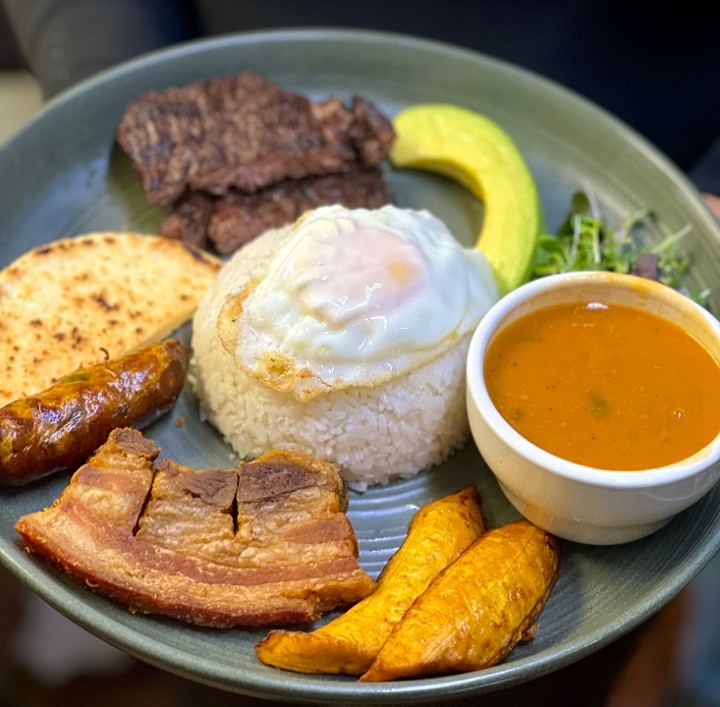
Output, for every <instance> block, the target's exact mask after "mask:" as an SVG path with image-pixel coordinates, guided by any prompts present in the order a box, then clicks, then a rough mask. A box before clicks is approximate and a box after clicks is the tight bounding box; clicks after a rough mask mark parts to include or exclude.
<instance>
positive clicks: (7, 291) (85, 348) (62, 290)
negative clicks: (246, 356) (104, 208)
mask: <svg viewBox="0 0 720 707" xmlns="http://www.w3.org/2000/svg"><path fill="white" fill-rule="evenodd" d="M220 266H221V261H220V260H219V259H217V258H215V257H213V256H212V255H210V254H208V253H205V252H204V251H201V250H199V249H197V248H193V247H192V246H189V245H188V244H186V243H183V242H181V241H178V240H174V239H170V238H166V237H163V236H155V235H143V234H139V233H131V232H109V231H108V232H101V233H90V234H85V235H82V236H76V237H74V238H65V239H61V240H57V241H53V242H52V243H48V244H47V245H44V246H40V247H38V248H34V249H33V250H31V251H29V252H27V253H25V254H24V255H22V256H20V257H19V258H18V259H17V260H15V261H14V262H13V263H11V264H10V265H8V266H7V267H6V268H4V269H3V270H2V271H0V405H5V404H7V403H8V402H11V401H12V400H16V399H18V398H20V397H23V396H26V395H30V394H33V393H36V392H39V391H41V390H44V389H45V388H47V387H49V386H50V385H52V384H53V383H55V382H56V381H57V380H58V379H59V378H61V377H62V376H64V375H67V374H68V373H71V372H72V371H74V370H75V369H77V368H79V367H80V366H88V365H91V364H93V363H97V362H99V361H102V360H103V359H104V358H105V357H106V356H109V357H110V358H118V357H120V356H123V355H125V354H127V353H129V352H130V351H132V350H134V349H135V348H137V347H139V346H142V345H144V344H146V343H149V342H150V341H154V340H157V339H161V338H163V337H165V336H167V335H169V334H170V333H171V332H173V331H174V330H175V329H177V328H179V327H180V326H181V325H182V324H184V323H185V322H186V321H188V320H189V319H190V318H191V316H192V314H193V312H194V311H195V308H196V306H197V303H198V300H199V298H200V297H201V296H202V294H203V293H204V292H205V290H206V289H207V288H208V287H209V286H210V285H211V284H212V283H213V282H214V280H215V278H216V276H217V273H218V271H219V269H220Z"/></svg>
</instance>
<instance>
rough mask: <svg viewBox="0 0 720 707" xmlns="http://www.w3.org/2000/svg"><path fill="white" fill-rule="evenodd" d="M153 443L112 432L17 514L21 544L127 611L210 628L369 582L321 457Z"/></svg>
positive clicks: (352, 598)
mask: <svg viewBox="0 0 720 707" xmlns="http://www.w3.org/2000/svg"><path fill="white" fill-rule="evenodd" d="M159 452H160V450H159V449H158V447H157V446H156V445H155V444H154V443H153V442H151V441H149V440H147V439H146V438H144V437H143V436H142V434H141V433H140V432H137V431H135V430H130V429H119V430H115V431H114V432H113V433H112V434H111V435H110V437H109V439H108V441H107V442H106V443H105V444H104V445H103V446H102V447H100V448H99V449H98V451H97V452H96V454H95V455H94V456H93V457H92V458H91V459H90V461H89V462H88V463H87V464H86V465H84V466H83V467H81V468H80V469H79V470H78V471H77V472H76V473H75V475H74V476H73V477H72V480H71V482H70V484H69V486H68V487H67V488H66V489H65V491H64V492H63V493H62V494H61V496H60V497H59V498H58V499H57V500H56V501H55V503H54V504H53V505H52V506H50V507H49V508H46V509H45V510H42V511H38V512H36V513H31V514H29V515H26V516H23V517H22V518H21V519H20V520H19V521H18V523H17V525H16V528H17V531H18V532H19V533H20V535H21V537H22V538H23V540H24V542H25V544H26V546H27V548H28V549H29V550H31V551H32V552H35V553H37V554H38V555H40V556H42V557H44V558H46V559H47V560H49V561H50V562H52V563H53V564H55V565H56V566H58V567H59V568H60V569H62V570H64V571H65V572H67V573H69V574H70V575H72V576H74V577H76V578H78V579H80V580H81V581H83V582H85V583H86V584H87V585H88V587H90V588H92V589H93V590H95V591H97V592H99V593H102V594H104V595H106V596H108V597H111V598H113V599H115V600H118V601H120V602H122V603H124V604H126V605H127V606H129V607H130V609H131V610H132V611H139V612H146V613H159V614H164V615H166V616H170V617H173V618H176V619H180V620H183V621H187V622H189V623H193V624H197V625H202V626H211V627H218V628H223V627H230V626H239V625H244V626H259V625H277V624H287V623H299V622H308V621H312V620H314V619H316V618H317V617H318V616H319V615H320V614H321V613H322V612H324V611H327V610H330V609H332V608H334V607H336V606H341V605H345V604H349V603H353V602H356V601H358V600H360V599H362V598H363V597H365V596H367V595H368V594H369V593H370V592H371V591H372V589H373V586H374V583H373V581H372V580H371V579H370V577H369V576H368V575H367V574H366V573H365V572H364V571H363V570H362V569H361V568H360V566H359V564H358V562H357V554H358V547H357V540H356V537H355V534H354V532H353V529H352V527H351V525H350V523H349V521H348V519H347V517H346V516H345V510H346V508H347V498H346V496H345V491H344V486H343V484H342V481H341V479H340V477H339V475H338V473H337V470H336V468H335V467H334V466H333V465H331V464H327V463H324V462H321V461H318V460H316V459H313V458H311V457H308V456H306V455H302V454H298V453H291V452H271V453H269V454H267V455H265V456H263V457H261V458H260V459H258V460H257V461H255V462H251V463H248V464H245V465H243V466H242V467H241V468H240V469H239V470H235V469H208V470H203V471H196V470H194V469H190V468H188V467H184V466H182V465H180V464H178V463H177V462H174V461H170V460H163V461H160V462H156V460H157V457H158V455H159Z"/></svg>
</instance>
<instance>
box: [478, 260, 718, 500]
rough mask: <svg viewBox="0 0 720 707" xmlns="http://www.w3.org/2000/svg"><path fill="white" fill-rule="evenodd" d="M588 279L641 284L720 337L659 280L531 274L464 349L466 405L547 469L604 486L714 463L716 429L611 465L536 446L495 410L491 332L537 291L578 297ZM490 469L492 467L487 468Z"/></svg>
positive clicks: (620, 285) (672, 477)
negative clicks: (487, 372) (654, 457)
mask: <svg viewBox="0 0 720 707" xmlns="http://www.w3.org/2000/svg"><path fill="white" fill-rule="evenodd" d="M587 284H592V285H593V286H599V287H603V288H604V287H612V288H615V289H616V290H617V289H628V290H630V289H632V290H633V291H634V292H637V287H638V286H639V285H641V286H642V288H643V290H644V291H645V292H647V293H648V295H649V296H650V297H653V298H661V299H664V300H666V301H672V302H673V304H674V305H676V306H677V307H679V308H681V309H682V311H683V312H684V313H686V314H687V315H688V316H691V317H697V318H699V319H701V320H702V323H703V324H704V325H706V326H708V327H709V328H710V330H712V332H713V333H714V335H715V336H716V337H717V339H718V341H720V322H718V320H717V319H716V318H715V317H714V316H713V315H712V314H711V313H710V312H708V310H706V309H705V308H703V307H702V306H700V305H698V304H697V303H695V302H694V301H692V300H691V299H690V298H689V297H687V296H686V295H684V294H682V293H680V292H677V291H676V290H673V289H672V288H670V287H668V286H666V285H664V284H661V283H659V282H656V281H653V280H648V279H646V278H641V277H639V276H637V275H630V274H621V273H608V272H594V271H588V272H585V271H582V272H572V273H560V274H556V275H548V276H546V277H543V278H540V279H537V280H532V281H530V282H528V283H526V284H524V285H522V286H521V287H519V288H517V289H515V290H513V291H512V292H510V293H508V294H507V295H505V296H504V297H503V298H501V299H500V300H498V302H496V303H495V304H494V305H493V306H492V307H491V308H490V310H488V312H487V313H486V314H485V315H484V317H483V318H482V320H481V321H480V324H479V325H478V327H477V328H476V330H475V332H474V333H473V336H472V338H471V341H470V346H469V349H468V357H467V385H466V387H467V398H468V401H467V402H468V406H469V407H473V408H474V411H475V412H476V413H477V414H479V415H480V416H481V417H482V418H483V421H484V423H485V424H486V425H487V427H488V428H489V430H490V431H491V432H492V433H493V434H494V435H495V436H496V437H497V438H499V439H500V440H502V441H503V442H504V443H505V444H506V445H507V446H508V447H509V448H511V449H512V450H513V451H514V452H515V453H517V454H519V455H520V456H521V457H522V458H523V459H525V460H526V461H528V462H529V463H531V464H533V465H535V466H538V467H541V468H543V469H545V470H546V471H547V472H549V473H552V474H555V475H558V476H560V477H563V478H566V479H568V480H573V481H576V482H579V483H582V484H587V485H593V486H600V487H605V488H628V489H649V488H653V487H660V486H665V485H668V484H672V483H675V482H678V481H681V480H684V479H689V478H692V477H694V476H695V475H696V474H698V473H701V472H702V471H704V470H706V469H707V468H708V467H710V466H712V465H714V464H716V463H717V462H718V461H719V460H720V430H718V433H717V434H716V435H715V437H714V438H713V439H712V440H711V441H710V442H709V443H708V444H706V445H705V446H704V447H702V448H701V449H699V450H697V451H696V452H694V453H693V454H692V455H690V456H688V457H686V458H684V459H681V460H678V461H675V462H672V463H670V464H666V465H663V466H657V467H652V468H648V469H638V470H628V471H624V470H612V469H604V468H600V467H593V466H589V465H586V464H581V463H578V462H572V461H569V460H567V459H564V458H562V457H560V456H557V455H555V454H553V453H551V452H548V451H546V450H545V449H542V448H541V447H538V446H537V445H535V444H533V443H532V442H530V441H529V440H528V439H527V438H525V437H524V436H523V435H521V434H520V433H519V432H518V431H517V430H515V429H514V428H513V427H512V425H510V423H509V422H507V420H505V418H504V417H503V416H502V415H501V414H500V412H499V411H498V410H497V408H496V407H495V404H494V403H493V402H492V400H491V398H490V395H489V393H488V391H487V386H486V383H485V376H484V372H483V368H484V359H485V354H486V351H487V347H488V345H489V343H490V341H491V340H492V338H493V337H494V335H495V333H496V332H498V331H499V330H501V329H502V327H503V324H504V323H505V321H506V320H507V319H508V318H509V316H510V315H511V314H512V313H513V312H515V311H516V310H517V309H518V308H519V307H521V306H522V305H528V306H529V309H528V310H527V311H534V309H539V308H542V306H544V305H543V304H542V303H538V306H537V307H535V306H534V305H533V303H532V300H533V299H536V298H537V297H538V295H540V294H543V293H547V292H550V291H552V290H554V291H558V292H560V291H562V290H565V291H566V292H567V293H568V295H569V296H568V297H567V298H564V297H563V299H561V300H558V301H564V302H571V301H579V299H578V298H577V297H576V298H574V299H573V296H572V293H573V292H576V289H577V288H576V286H578V285H587ZM660 316H663V315H660ZM473 436H474V437H475V442H476V444H477V445H478V447H479V450H480V452H481V453H482V452H483V449H482V444H481V443H479V440H478V439H477V435H473ZM491 471H493V472H495V471H496V470H495V469H491Z"/></svg>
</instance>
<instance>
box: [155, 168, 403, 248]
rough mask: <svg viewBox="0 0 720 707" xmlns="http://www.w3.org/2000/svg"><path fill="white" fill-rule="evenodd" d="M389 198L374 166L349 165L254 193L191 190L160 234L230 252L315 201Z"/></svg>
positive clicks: (367, 203) (357, 204)
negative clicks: (337, 171) (215, 193)
mask: <svg viewBox="0 0 720 707" xmlns="http://www.w3.org/2000/svg"><path fill="white" fill-rule="evenodd" d="M390 201H391V195H390V190H389V188H388V186H387V182H386V181H385V179H384V177H383V175H382V172H381V170H380V169H379V168H378V167H371V168H367V169H355V168H350V169H348V170H346V171H345V172H343V173H342V174H328V175H325V176H322V177H305V178H304V179H296V180H293V179H285V180H283V181H282V182H279V183H278V184H273V185H270V186H268V187H265V188H264V189H259V190H258V191H256V192H254V193H252V194H249V193H247V192H242V191H240V190H239V189H231V190H230V191H228V193H227V194H224V195H223V196H220V197H213V196H210V195H207V194H204V193H201V192H189V193H188V194H187V195H186V196H184V197H182V198H181V199H180V200H179V201H178V203H177V204H176V205H175V207H174V208H173V209H172V211H171V212H170V214H169V215H168V216H167V218H166V219H165V221H164V223H163V225H162V226H161V228H160V233H162V234H163V235H166V236H171V237H173V238H180V239H184V240H186V241H188V242H191V243H192V244H193V245H197V246H200V247H207V246H208V245H209V244H208V242H207V240H208V239H209V242H210V244H212V245H213V246H214V247H215V249H216V250H217V251H218V252H219V253H222V254H229V253H233V252H234V251H236V250H237V249H238V248H239V247H240V246H242V245H244V244H245V243H247V242H248V241H250V240H252V239H253V238H254V237H255V236H258V235H260V234H261V233H263V232H264V231H266V230H268V229H270V228H277V227H279V226H283V225H285V224H288V223H292V222H293V221H295V219H297V218H298V217H299V216H300V215H301V214H303V213H304V212H305V211H308V210H310V209H314V208H317V207H319V206H329V205H331V204H340V205H342V206H345V207H346V208H348V209H357V208H366V209H376V208H380V207H381V206H384V205H385V204H387V203H389V202H390Z"/></svg>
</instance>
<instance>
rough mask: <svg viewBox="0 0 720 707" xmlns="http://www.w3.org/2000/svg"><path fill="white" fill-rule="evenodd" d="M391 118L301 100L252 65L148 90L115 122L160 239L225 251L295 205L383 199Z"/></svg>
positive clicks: (300, 208)
mask: <svg viewBox="0 0 720 707" xmlns="http://www.w3.org/2000/svg"><path fill="white" fill-rule="evenodd" d="M394 138H395V133H394V130H393V127H392V123H391V122H390V121H389V120H388V119H387V118H386V117H385V116H384V115H383V114H382V113H381V112H380V111H379V110H378V109H377V108H376V107H375V106H374V105H373V104H372V103H371V102H369V101H367V100H364V99H362V98H354V99H352V100H351V101H348V102H347V103H346V102H343V101H342V100H341V99H339V98H336V97H330V98H327V99H325V100H321V101H310V100H309V99H307V98H306V97H304V96H301V95H299V94H296V93H293V92H291V91H285V90H283V89H282V88H280V87H279V86H277V85H276V84H274V83H273V82H271V81H269V80H268V79H266V78H264V77H262V76H259V75H258V74H255V73H254V72H251V71H246V72H244V73H241V74H239V75H237V76H222V77H217V78H214V79H210V80H206V81H198V82H195V83H192V84H189V85H187V86H183V87H179V88H168V89H166V90H164V91H148V92H146V93H144V94H142V95H140V96H138V97H137V98H136V99H135V100H134V101H133V102H132V103H131V104H130V105H129V106H128V107H127V109H126V110H125V112H124V113H123V115H122V117H121V120H120V122H119V124H118V129H117V140H118V144H119V145H120V147H121V148H122V149H123V151H124V152H125V153H126V154H127V155H128V157H129V158H130V161H131V164H132V166H133V169H134V171H135V172H136V174H137V176H138V178H139V180H140V183H141V185H142V188H143V192H144V194H145V197H146V199H147V201H148V202H149V203H150V204H153V205H155V206H159V207H161V208H163V209H165V210H166V212H167V218H166V220H165V222H164V223H163V225H162V228H161V232H162V233H163V234H164V235H168V236H173V237H176V238H180V239H182V240H184V241H186V242H188V243H193V244H195V245H198V246H201V247H208V246H209V245H213V246H214V247H215V248H216V249H217V250H218V252H220V253H224V254H228V253H232V252H234V250H236V249H237V248H239V247H240V246H241V245H242V244H244V243H245V242H247V241H248V240H250V239H251V238H253V237H255V236H256V235H258V234H260V233H262V232H263V231H265V230H266V229H268V228H274V227H278V226H283V225H285V224H287V223H291V222H292V221H294V220H295V219H296V218H297V217H298V216H299V215H300V214H301V213H302V212H304V211H306V210H308V209H312V208H316V207H318V206H323V205H329V204H335V203H340V204H342V205H343V206H346V207H347V208H359V207H365V208H378V207H379V206H382V205H384V204H386V203H389V201H390V200H391V195H390V190H389V188H388V186H387V184H386V182H385V178H384V175H383V173H382V171H381V169H380V168H379V166H380V164H381V163H382V162H383V160H385V159H386V158H387V156H388V154H389V152H390V149H391V146H392V143H393V140H394Z"/></svg>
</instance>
